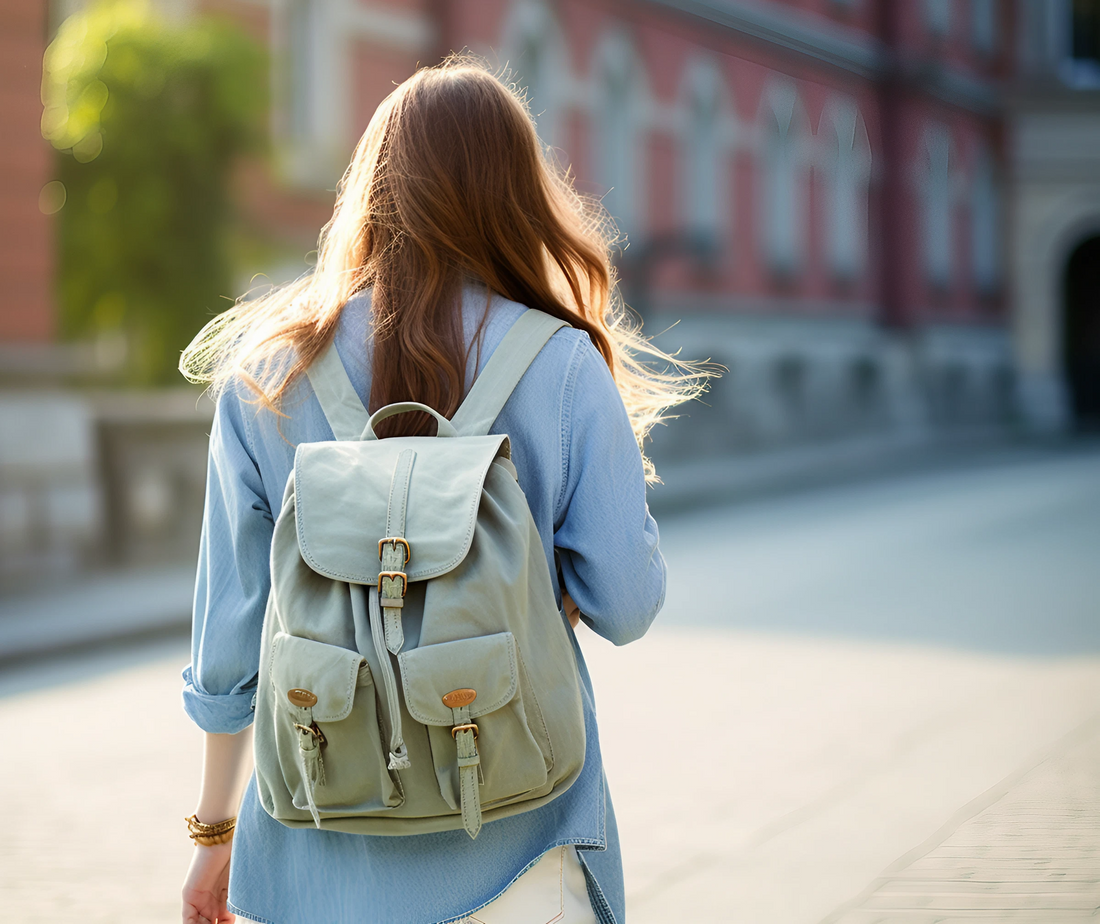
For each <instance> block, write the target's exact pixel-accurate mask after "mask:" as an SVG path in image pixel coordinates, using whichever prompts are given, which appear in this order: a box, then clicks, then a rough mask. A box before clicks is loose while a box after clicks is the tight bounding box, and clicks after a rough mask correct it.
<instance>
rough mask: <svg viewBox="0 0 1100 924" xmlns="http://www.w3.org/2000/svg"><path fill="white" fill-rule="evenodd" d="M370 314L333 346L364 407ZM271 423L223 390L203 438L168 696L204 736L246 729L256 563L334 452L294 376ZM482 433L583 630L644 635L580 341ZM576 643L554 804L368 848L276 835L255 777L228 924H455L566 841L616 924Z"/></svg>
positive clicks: (262, 563) (595, 744)
mask: <svg viewBox="0 0 1100 924" xmlns="http://www.w3.org/2000/svg"><path fill="white" fill-rule="evenodd" d="M485 305H486V296H485V291H484V290H483V289H481V290H479V289H476V288H469V289H467V290H466V291H465V298H464V304H463V322H464V327H465V330H466V333H467V342H470V341H471V340H472V337H473V334H474V331H475V329H476V327H477V324H478V321H479V320H480V319H481V317H482V314H483V312H484V311H485ZM523 310H524V309H523V306H521V305H517V304H516V303H514V302H509V301H506V300H504V299H501V298H497V297H494V298H493V300H492V304H491V306H490V308H489V313H488V317H487V319H486V324H485V327H484V333H483V339H482V348H481V350H480V351H477V350H474V351H472V353H471V362H470V368H469V370H468V373H469V374H468V378H469V380H471V381H472V377H473V374H474V371H475V365H476V364H478V363H479V360H480V363H481V364H483V363H484V361H485V360H486V359H487V358H488V357H489V355H491V353H492V351H493V349H494V348H495V347H496V345H497V344H498V343H499V342H500V340H501V338H502V337H503V336H504V334H505V332H506V331H507V330H508V328H509V327H510V326H511V325H512V323H513V322H514V321H515V319H516V318H517V317H519V315H520V313H521V312H522V311H523ZM369 312H370V305H369V294H362V295H359V296H357V297H355V298H353V299H352V300H351V301H349V302H348V304H347V306H346V307H345V308H344V311H343V314H342V316H341V319H340V323H339V326H338V329H337V333H336V348H337V351H338V352H339V354H340V357H341V359H342V361H343V363H344V366H345V367H346V369H347V371H348V375H349V376H350V378H351V381H352V383H353V384H354V386H355V388H356V390H357V391H358V392H359V395H360V397H362V398H363V401H364V404H366V399H367V395H368V394H369V391H370V369H369V365H370V362H369V350H368V348H367V340H368V336H369V333H368V329H369V325H368V321H369ZM479 352H480V357H479V356H478V353H479ZM478 368H480V366H478ZM282 410H283V411H284V413H285V414H287V415H288V416H287V417H284V418H278V417H276V415H274V414H272V413H271V412H269V411H265V410H258V406H257V405H255V404H253V403H249V395H248V394H247V392H246V390H245V389H243V387H242V389H241V391H240V393H237V392H234V391H233V390H228V391H227V392H226V393H225V394H224V395H223V396H222V397H221V399H220V400H219V401H218V406H217V412H216V415H215V419H214V425H213V429H212V431H211V434H210V463H209V475H208V483H207V495H206V507H205V511H204V520H203V533H202V544H201V547H200V551H199V564H198V579H197V583H196V589H195V614H194V634H193V640H192V660H191V665H190V666H189V667H188V668H187V669H186V670H185V671H184V681H185V686H184V692H183V702H184V708H185V710H186V711H187V714H188V715H189V716H190V717H191V718H192V719H193V720H194V721H195V722H196V723H197V724H198V725H199V727H201V728H202V729H204V730H205V731H208V732H223V733H233V732H238V731H240V730H241V729H243V728H245V727H246V726H248V725H249V724H250V723H251V722H252V718H253V694H254V692H255V689H256V675H257V665H258V662H259V649H260V629H261V624H262V622H263V614H264V606H265V603H266V601H267V593H268V587H269V584H270V576H269V567H268V554H269V551H270V547H271V535H272V529H273V526H274V519H275V517H276V516H277V515H278V510H279V504H280V503H281V499H282V495H283V488H284V486H285V485H286V481H287V478H288V477H289V475H290V473H291V470H292V467H293V461H294V449H295V446H297V445H298V444H299V443H304V442H316V441H321V440H331V439H333V435H332V431H331V429H330V428H329V425H328V423H327V421H326V420H325V417H324V415H323V414H322V412H321V408H320V405H319V404H318V403H317V399H316V397H315V396H314V395H313V392H312V390H311V388H310V386H309V383H308V381H307V380H306V379H305V377H304V376H303V377H302V378H301V379H300V381H298V382H297V383H296V384H295V385H294V386H293V387H292V389H291V392H290V393H289V394H288V396H287V399H286V400H285V402H284V404H283V406H282ZM492 432H493V433H507V434H508V436H509V437H510V439H511V444H512V458H513V460H514V462H515V464H516V468H517V470H518V471H519V481H520V485H521V486H522V488H523V490H524V493H525V494H526V496H527V501H528V503H529V504H530V507H531V513H532V515H533V516H534V520H535V525H536V526H537V528H538V531H539V535H540V536H541V538H542V543H543V546H544V548H545V551H546V560H547V564H548V565H549V566H550V571H551V574H554V573H555V570H556V567H557V565H560V567H561V573H562V576H563V579H564V582H565V589H566V590H568V592H569V594H570V595H571V596H572V597H573V599H574V601H576V603H577V605H578V606H579V607H580V609H581V612H582V613H583V614H584V615H583V617H582V618H583V619H584V621H585V622H586V623H587V624H588V625H589V626H590V627H591V628H592V629H593V630H594V631H596V632H597V633H599V634H600V635H602V636H603V637H604V638H607V639H610V640H611V641H612V642H614V643H615V644H617V645H622V644H625V643H626V642H630V641H633V640H634V639H637V638H639V637H640V636H642V635H643V634H644V633H645V631H646V629H647V628H648V627H649V625H650V623H651V622H652V620H653V618H654V617H655V616H656V614H657V612H658V610H659V609H660V607H661V604H662V602H663V599H664V588H665V564H664V560H663V558H662V557H661V553H660V552H659V551H658V548H657V525H656V524H655V523H654V522H653V518H652V517H651V516H650V515H649V510H648V508H647V506H646V496H645V482H644V477H643V471H642V460H641V455H640V453H639V451H638V446H637V444H636V443H635V440H634V435H633V433H632V431H631V427H630V422H629V420H628V418H627V414H626V410H625V408H624V407H623V402H622V399H621V398H620V397H619V393H618V390H617V389H616V387H615V383H614V381H613V379H612V377H611V374H610V372H609V371H608V368H607V365H606V363H605V362H604V361H603V359H602V357H601V356H600V354H599V352H598V351H597V350H596V349H595V347H594V346H593V345H592V343H591V341H590V340H589V338H588V336H587V335H586V334H584V333H582V332H580V331H578V330H574V329H572V328H566V329H563V330H560V331H559V332H558V333H556V334H555V335H554V336H553V338H551V340H550V342H549V343H548V344H547V345H546V347H545V348H544V349H543V351H542V352H541V353H540V354H539V356H538V357H537V358H536V360H535V361H534V363H533V364H532V365H531V367H530V369H529V370H528V371H527V374H526V375H525V376H524V378H523V380H522V381H521V382H520V384H519V386H518V387H517V388H516V390H515V392H513V394H512V397H511V398H510V400H509V401H508V403H507V404H506V405H505V407H504V410H503V411H502V412H501V414H500V416H499V417H498V418H497V421H496V424H495V425H494V427H493V429H492ZM555 583H556V582H555ZM571 637H572V633H571ZM573 644H574V650H575V651H576V655H577V661H578V663H579V665H580V674H581V678H582V683H583V687H584V690H583V694H584V712H585V723H586V729H587V736H588V741H587V753H586V757H585V764H584V769H583V770H582V772H581V775H580V777H579V778H578V779H577V781H576V782H575V783H574V784H573V786H572V787H571V788H570V789H569V790H568V791H567V792H566V793H564V794H563V795H562V796H560V797H559V798H557V799H555V800H554V801H553V802H551V803H549V804H547V805H545V806H543V807H542V808H539V809H535V810H533V811H530V812H526V813H523V814H520V815H515V816H513V817H511V818H505V819H501V820H499V821H493V822H490V823H488V824H486V825H485V827H484V828H483V829H482V831H481V833H480V835H479V836H478V838H477V840H474V841H471V840H470V838H469V837H468V836H467V835H466V832H465V831H462V830H458V831H447V832H442V833H439V834H421V835H414V836H408V837H373V836H363V835H356V834H341V833H338V832H332V831H317V830H314V829H308V828H305V829H303V828H288V827H285V826H283V825H282V824H280V823H279V822H277V821H275V820H274V819H272V818H271V817H270V816H268V815H267V814H266V812H264V810H263V808H262V807H261V806H260V803H259V800H258V799H257V796H256V788H255V778H253V781H252V782H251V783H250V785H249V787H248V789H247V791H246V793H245V797H244V800H243V803H242V805H241V808H240V814H239V818H238V822H237V833H236V837H235V840H234V847H233V863H232V870H231V877H230V886H229V901H230V906H231V908H232V910H233V911H235V912H237V913H239V914H243V915H245V916H247V917H250V918H254V919H256V920H258V921H263V922H270V924H316V922H324V924H375V922H377V924H435V922H445V921H455V920H458V919H461V918H462V917H463V916H465V915H467V914H469V913H470V912H472V911H474V910H476V909H477V908H480V907H481V906H483V905H485V904H486V903H488V902H489V901H491V900H492V899H494V898H495V897H496V896H498V895H499V894H500V893H501V892H502V891H504V889H506V888H507V887H508V886H509V885H510V884H511V883H512V882H513V881H514V880H515V879H516V878H517V877H518V876H519V875H520V874H521V873H523V872H524V871H525V870H526V869H527V868H528V867H530V866H531V865H532V864H533V863H534V862H535V861H536V860H537V859H538V858H539V856H541V854H542V853H543V852H544V851H546V850H549V849H550V848H551V847H555V846H558V845H562V844H576V845H577V847H578V853H579V856H580V858H581V861H582V863H583V865H584V867H585V869H586V872H587V874H588V882H589V891H590V895H591V897H592V900H593V907H594V908H595V909H596V912H597V916H598V917H599V919H600V920H601V921H602V922H603V924H613V922H618V924H622V922H623V921H624V920H625V908H624V904H625V902H624V897H623V879H622V860H621V856H620V853H619V843H618V834H617V831H616V827H615V816H614V812H613V810H612V807H611V799H610V796H609V794H608V790H607V783H606V781H605V778H604V772H603V761H602V758H601V756H600V742H599V733H598V730H597V727H596V710H595V700H594V697H593V693H592V682H591V678H590V677H589V675H588V670H587V668H586V667H585V663H584V658H583V657H582V655H581V651H580V648H579V647H578V646H577V644H576V639H575V637H573Z"/></svg>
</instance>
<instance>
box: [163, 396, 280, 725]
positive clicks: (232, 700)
mask: <svg viewBox="0 0 1100 924" xmlns="http://www.w3.org/2000/svg"><path fill="white" fill-rule="evenodd" d="M250 413H252V410H251V406H250V405H246V404H243V403H242V401H241V398H240V396H239V395H238V393H237V392H236V391H235V390H234V389H232V388H230V389H227V390H226V391H225V393H223V394H222V395H221V397H220V398H219V400H218V405H217V410H216V412H215V415H214V425H213V428H212V429H211V432H210V456H209V463H208V467H207V481H206V504H205V507H204V510H203V524H202V539H201V542H200V545H199V562H198V573H197V575H196V581H195V606H194V617H193V625H192V637H191V664H190V665H188V667H187V668H186V669H185V670H184V672H183V679H184V688H183V708H184V711H185V712H186V713H187V715H188V716H190V717H191V719H192V720H193V721H194V722H195V724H196V725H198V726H199V727H200V728H201V729H203V731H207V732H216V733H228V734H232V733H236V732H239V731H241V730H242V729H244V728H245V727H247V726H248V725H250V724H251V723H252V718H253V694H254V693H255V690H256V675H257V672H258V665H259V657H260V632H261V630H262V628H263V617H264V608H265V606H266V604H267V594H268V589H269V587H270V576H269V570H268V569H269V565H268V559H269V555H270V551H271V535H272V530H273V528H274V523H273V519H272V515H271V509H270V506H269V504H268V502H267V494H266V492H265V491H264V486H263V483H262V481H261V479H260V472H259V468H258V467H257V464H256V457H255V452H254V449H253V445H252V439H251V433H250V431H249V428H248V424H247V419H246V415H247V414H250Z"/></svg>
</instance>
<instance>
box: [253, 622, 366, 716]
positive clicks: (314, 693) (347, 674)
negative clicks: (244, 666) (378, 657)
mask: <svg viewBox="0 0 1100 924" xmlns="http://www.w3.org/2000/svg"><path fill="white" fill-rule="evenodd" d="M362 663H363V656H362V655H361V654H359V652H358V651H350V650H348V649H347V648H340V647H339V646H337V645H325V644H324V643H322V642H315V641H313V640H312V639H308V638H298V637H297V636H294V635H287V634H286V633H285V632H279V633H277V634H276V635H275V644H274V645H272V647H271V682H272V684H273V685H274V686H275V694H276V700H277V701H278V703H279V704H280V705H281V706H286V707H288V708H291V709H308V710H309V712H310V719H311V721H314V722H340V721H342V720H344V719H346V718H347V716H348V713H349V712H351V706H352V700H353V699H354V696H355V684H356V680H357V678H358V675H359V667H360V665H361V664H362Z"/></svg>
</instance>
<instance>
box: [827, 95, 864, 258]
mask: <svg viewBox="0 0 1100 924" xmlns="http://www.w3.org/2000/svg"><path fill="white" fill-rule="evenodd" d="M827 111H828V113H829V114H828V121H827V124H828V126H829V127H828V128H827V129H826V130H825V132H824V134H825V139H824V141H825V144H827V145H828V148H827V149H826V155H825V173H826V187H825V189H826V211H825V216H826V219H825V220H826V235H825V246H826V252H827V256H828V260H829V266H830V269H831V270H832V272H833V273H834V275H836V276H837V277H838V278H840V279H853V278H855V277H856V276H858V275H859V273H860V272H861V271H862V270H863V268H864V265H865V261H866V252H867V187H868V183H869V181H870V174H871V146H870V142H869V141H868V138H867V128H866V126H865V125H864V122H863V119H862V117H861V116H860V114H859V109H858V108H857V107H856V105H855V103H854V102H852V101H850V100H840V101H836V102H834V103H833V104H832V105H831V106H830V107H829V108H828V110H827Z"/></svg>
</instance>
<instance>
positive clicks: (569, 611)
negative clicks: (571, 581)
mask: <svg viewBox="0 0 1100 924" xmlns="http://www.w3.org/2000/svg"><path fill="white" fill-rule="evenodd" d="M561 603H562V606H563V607H565V615H566V616H568V617H569V625H571V626H572V627H573V628H574V629H575V628H577V626H578V625H579V624H580V621H581V609H580V607H579V606H577V604H575V603H574V602H573V598H572V597H570V596H569V594H567V593H566V592H565V591H564V590H563V591H562V592H561Z"/></svg>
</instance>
